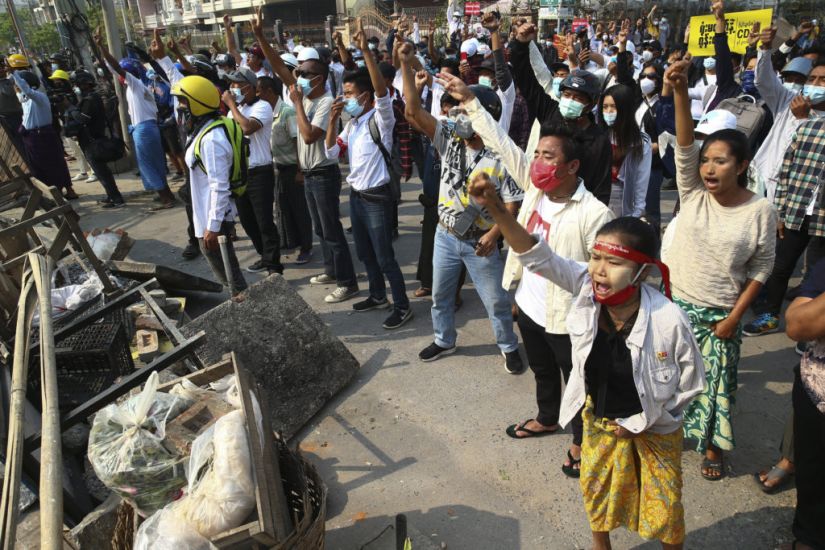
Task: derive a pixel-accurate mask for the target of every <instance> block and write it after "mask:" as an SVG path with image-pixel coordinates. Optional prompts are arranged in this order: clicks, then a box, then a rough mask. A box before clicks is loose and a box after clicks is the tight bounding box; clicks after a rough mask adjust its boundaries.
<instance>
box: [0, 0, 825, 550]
mask: <svg viewBox="0 0 825 550" xmlns="http://www.w3.org/2000/svg"><path fill="white" fill-rule="evenodd" d="M711 11H712V14H713V16H714V19H715V22H716V23H715V35H714V37H713V41H712V52H713V53H712V55H707V56H703V57H700V56H696V57H694V56H691V55H690V54H689V53H688V42H689V36H690V28H687V29H684V32H681V30H680V29H674V28H673V27H672V26H671V24H670V23H669V22H668V20H667V18H666V17H664V16H660V15H659V14H658V10H657V8H656V7H654V8H653V10H652V11H650V12H649V13H647V14H643V15H642V16H641V17H639V18H638V19H636V20H635V21H634V20H632V19H630V18H621V19H618V20H610V19H603V20H591V21H588V23H587V24H586V25H584V26H582V27H581V28H578V29H577V30H576V31H575V32H574V31H572V30H570V29H568V28H567V27H565V28H563V29H561V32H560V33H556V29H554V28H552V27H551V28H548V29H547V30H546V31H541V30H540V27H539V26H537V25H536V24H534V22H532V21H531V20H529V19H526V18H517V19H514V20H513V21H512V22H511V23H510V24H509V25H508V27H507V28H505V27H504V25H503V23H502V19H501V17H500V15H499V14H498V13H497V12H488V13H485V14H482V15H481V16H476V17H470V16H464V15H462V13H461V12H459V11H456V8H455V6H454V5H453V4H452V3H451V4H450V5H448V8H447V22H446V24H445V25H444V28H436V26H435V24H434V23H433V22H427V28H426V29H422V28H421V26H420V24H419V21H418V20H417V19H416V18H408V17H406V16H401V17H400V18H398V19H397V20H396V22H395V25H394V27H393V28H392V29H391V30H390V31H389V33H388V35H387V36H386V37H382V38H381V39H379V38H378V37H376V36H372V37H369V36H368V35H367V33H366V32H365V31H364V29H363V28H362V26H361V22H360V20H358V21H356V22H355V24H354V25H353V28H352V36H351V41H350V42H351V43H349V44H347V43H345V40H344V37H343V36H342V35H341V34H340V33H335V35H334V36H333V37H332V38H333V40H332V43H331V44H324V45H316V46H312V45H310V44H309V43H306V42H305V43H300V42H299V43H296V41H295V40H294V39H293V38H292V37H290V36H288V35H284V36H283V37H278V38H279V39H278V40H277V41H276V43H275V44H271V43H270V42H269V41H268V40H267V38H266V36H265V33H264V21H263V17H262V13H261V10H260V8H259V9H258V10H257V11H256V13H255V14H254V15H253V16H252V19H251V31H252V34H253V35H254V43H253V44H251V45H249V46H248V47H243V45H239V44H237V43H236V34H235V32H234V28H233V27H234V25H233V21H232V18H231V17H229V16H225V17H224V20H223V23H224V29H225V35H226V50H223V49H222V48H221V47H219V46H218V44H217V43H214V44H213V47H212V48H211V49H200V50H194V51H193V49H192V48H191V46H190V45H189V43H188V40H186V39H184V40H177V41H176V40H175V39H173V38H171V37H166V38H164V37H162V36H161V34H160V33H159V32H157V31H155V34H154V37H153V39H152V40H151V44H150V46H149V47H148V49H146V50H145V51H144V50H143V49H141V48H139V47H137V46H135V45H133V44H128V45H127V48H126V49H127V52H128V55H127V57H124V58H123V59H116V58H114V57H113V56H112V55H111V54H110V53H109V50H108V49H107V47H106V45H105V44H104V41H103V40H102V39H101V38H100V36H99V33H98V34H97V35H96V36H95V43H96V45H97V49H98V52H99V58H98V63H97V67H96V72H94V73H92V72H87V71H85V70H83V69H75V70H73V71H72V70H71V69H72V67H69V66H66V65H67V60H66V59H65V58H61V57H59V56H56V57H54V58H53V59H51V60H50V61H51V62H50V63H41V64H40V65H39V66H38V67H37V68H35V67H32V66H30V60H29V59H28V58H27V57H26V56H24V55H20V54H15V55H11V56H10V57H8V58H7V60H6V63H5V66H4V67H3V71H4V73H3V75H2V76H3V78H2V79H0V122H2V124H3V127H4V128H5V129H6V131H7V132H8V133H9V134H10V135H11V136H12V137H13V139H15V140H16V141H17V143H18V145H19V147H20V149H21V151H23V152H24V154H25V156H26V157H27V159H28V160H29V161H30V166H31V169H32V172H33V174H34V175H35V176H36V177H38V178H40V179H42V180H43V181H44V182H46V183H48V184H49V185H53V186H55V187H57V188H59V189H61V190H62V191H63V192H64V194H65V196H66V198H67V199H75V198H76V197H77V194H76V193H75V191H74V189H73V187H72V182H73V181H78V180H80V179H84V180H86V181H89V182H91V181H95V180H99V181H100V184H101V185H102V186H103V190H104V191H105V198H103V199H101V200H100V201H98V202H99V203H100V206H101V207H102V208H120V207H123V206H124V205H125V201H124V198H123V196H122V195H121V193H120V191H119V189H118V185H117V183H116V181H115V178H114V176H113V173H112V170H111V168H110V166H109V165H108V163H107V162H106V161H105V158H104V157H105V155H103V154H102V153H101V149H102V147H101V141H105V140H106V139H107V136H112V135H113V129H112V126H113V124H112V118H113V112H112V109H111V107H108V106H107V105H110V104H111V97H112V95H113V94H112V85H114V86H121V87H122V88H123V90H124V97H125V100H126V102H127V106H128V112H129V118H130V126H129V132H130V134H131V138H132V139H131V141H132V142H133V143H134V155H135V158H136V160H137V166H138V171H139V173H140V177H141V180H142V183H143V186H144V187H145V189H147V190H151V191H154V192H155V193H156V194H157V197H156V205H154V206H153V207H152V209H153V210H163V209H168V208H174V207H176V206H177V205H179V204H181V203H182V204H183V206H184V207H185V209H186V214H187V220H188V228H187V230H188V236H189V243H188V245H187V247H186V248H185V249H184V251H183V256H184V257H185V258H187V259H193V258H197V257H198V256H199V255H201V254H203V255H204V257H205V259H206V260H207V261H208V262H209V265H210V267H211V268H212V270H213V272H214V274H215V276H216V277H217V278H218V279H219V280H220V281H222V282H223V283H224V284H226V285H229V284H231V285H232V288H230V291H231V293H232V294H233V295H240V294H241V293H242V292H243V291H244V289H245V288H246V282H245V278H244V274H243V271H244V270H243V269H241V266H240V264H239V262H238V259H237V256H236V255H235V252H234V249H233V248H232V246H231V241H232V240H233V239H234V238H236V236H237V232H238V230H237V229H236V227H235V222H236V220H237V221H239V222H240V225H241V227H242V228H243V231H244V232H245V234H246V235H247V236H248V237H249V239H250V240H251V241H252V244H253V246H254V248H255V251H256V252H257V255H258V256H259V258H258V259H257V260H256V261H255V262H254V263H252V264H251V265H248V266H246V267H245V271H246V272H248V273H283V271H284V269H285V265H288V264H289V263H295V264H306V263H308V262H310V261H311V260H312V254H313V240H314V239H313V232H314V237H316V238H317V240H318V243H319V244H320V248H321V255H322V258H321V259H322V262H323V271H321V272H319V273H318V274H317V275H315V276H314V277H312V279H311V283H312V284H315V285H330V286H332V287H334V288H333V290H332V291H331V292H330V293H329V294H328V295H327V296H326V297H325V301H326V302H327V303H339V302H344V301H346V300H350V299H353V298H355V297H356V296H359V295H361V290H360V289H359V285H358V279H357V276H356V264H355V262H354V260H353V256H352V252H351V250H350V245H349V243H348V237H347V233H348V232H351V234H352V240H353V241H354V247H355V257H356V258H357V260H358V261H360V262H361V264H363V266H364V268H365V269H366V273H367V281H368V289H367V292H366V294H365V295H361V299H360V300H358V301H355V302H354V303H353V305H352V309H353V310H355V311H358V312H361V311H368V310H374V309H388V310H389V312H388V314H387V317H386V318H385V320H384V322H383V327H384V328H385V329H388V330H392V329H397V328H399V327H401V326H402V325H404V324H405V323H407V322H408V321H409V320H410V319H411V318H412V316H413V308H412V306H411V301H410V297H409V295H410V294H413V295H414V296H415V297H417V298H424V297H427V296H431V299H432V308H431V316H432V328H433V341H432V343H431V344H430V345H428V346H427V347H426V348H425V349H423V350H421V351H420V353H419V357H420V359H421V360H422V361H435V360H437V359H439V358H441V357H442V356H445V355H448V354H451V353H454V352H456V351H457V350H458V344H457V336H458V335H457V331H456V318H455V317H456V311H457V310H458V308H460V307H461V301H460V295H459V292H460V290H461V287H462V285H463V284H464V281H465V278H466V275H467V274H469V275H470V277H471V279H472V282H473V285H474V288H475V290H476V292H477V293H478V295H479V297H480V299H481V301H482V303H483V305H484V308H485V310H486V313H487V316H488V318H489V320H490V323H491V325H492V330H493V338H494V340H495V343H496V344H497V346H498V348H499V350H500V353H501V355H502V358H503V364H504V368H505V369H506V371H507V372H509V373H511V374H519V373H521V372H523V371H524V370H526V367H525V363H524V361H523V359H522V354H521V352H520V343H519V335H520V336H521V345H523V348H524V352H525V356H526V359H527V362H526V365H527V366H529V368H530V369H531V370H532V371H533V374H534V376H535V385H536V413H535V414H532V415H531V418H529V419H527V420H523V419H514V420H518V421H516V422H514V423H512V424H509V425H508V426H507V427H506V429H505V431H506V433H507V434H508V435H509V436H510V437H512V438H514V439H525V438H534V437H541V436H546V435H549V434H553V433H556V432H558V431H560V430H561V429H562V428H563V427H566V426H567V425H568V424H570V425H571V431H572V435H573V438H572V441H571V444H570V446H569V449H568V450H567V452H566V457H563V458H562V461H561V469H562V471H563V472H564V474H566V475H567V476H570V477H573V478H579V479H580V483H581V488H582V496H583V502H584V506H585V510H586V513H587V517H588V519H589V522H590V526H591V529H592V531H593V547H594V548H596V549H599V550H602V549H607V548H610V538H609V533H610V531H611V530H612V529H614V528H617V527H620V526H624V527H627V528H629V529H632V530H635V531H638V532H639V533H640V534H641V535H642V536H643V537H645V538H649V539H657V540H659V541H661V543H662V545H663V547H664V548H681V547H682V545H683V542H684V538H685V524H684V510H683V507H682V502H681V494H682V471H681V454H682V449H683V439H687V440H689V441H690V442H691V445H692V446H693V448H695V450H696V451H697V452H698V453H701V455H702V457H703V458H702V463H701V475H702V476H703V477H704V478H705V479H707V480H709V481H715V480H719V479H721V478H722V477H724V476H725V474H726V472H727V467H726V462H725V453H726V452H729V451H731V450H732V449H734V446H735V444H736V440H737V438H736V437H735V430H734V416H733V408H734V406H735V403H736V399H737V395H736V390H737V372H738V368H739V363H740V346H741V343H742V337H743V336H758V335H761V334H767V333H770V332H775V331H778V330H779V329H780V316H781V313H782V304H783V301H784V300H785V299H786V297H787V296H789V295H790V298H791V300H792V302H791V304H790V306H789V307H788V308H787V310H786V312H785V329H786V332H787V334H788V336H790V337H791V338H792V339H794V340H796V341H797V342H799V343H798V344H797V351H798V352H799V354H800V355H801V356H802V359H801V363H800V365H799V367H798V368H797V369H796V370H795V378H794V381H793V396H792V403H789V407H788V408H789V409H792V414H790V415H789V420H788V423H787V426H786V428H785V433H784V435H783V440H782V442H781V450H782V452H781V459H780V460H779V462H778V463H777V464H776V465H775V466H773V467H772V468H769V469H767V470H765V471H762V472H759V473H758V474H755V482H756V484H758V486H759V488H760V489H761V490H763V491H765V492H766V493H772V492H775V491H777V490H778V489H780V488H781V487H783V486H784V485H785V484H786V483H787V482H788V480H789V479H790V477H791V476H792V475H795V477H796V486H797V509H796V515H795V518H794V524H793V533H794V536H795V539H796V542H795V543H794V546H793V547H794V548H798V549H820V550H821V549H823V548H825V521H823V519H825V498H823V495H825V474H823V471H825V470H823V465H825V260H823V256H825V240H824V239H825V189H824V188H823V183H825V43H824V42H823V40H822V37H821V36H820V34H819V33H820V29H819V26H818V23H817V21H816V20H804V21H803V22H801V24H800V25H799V27H798V28H797V31H796V32H795V34H793V35H792V36H790V37H789V38H788V39H787V40H786V41H785V42H783V43H777V41H776V33H777V31H776V28H775V27H773V26H771V27H767V28H760V26H759V25H755V26H754V27H753V28H752V29H751V31H750V37H749V38H748V44H749V45H748V48H747V51H746V52H744V53H740V52H734V51H731V49H730V48H729V46H728V35H727V28H726V16H725V9H724V5H723V2H722V1H721V0H719V1H716V2H714V3H713V5H712V8H711ZM422 23H423V22H422ZM437 37H441V40H442V42H441V45H439V43H438V41H437ZM7 73H8V75H7ZM72 157H74V158H76V159H77V160H78V161H79V167H80V171H79V173H78V174H77V175H75V177H74V178H72V177H70V175H71V174H70V170H69V168H68V165H67V159H71V158H72ZM167 158H168V166H167ZM342 167H344V169H345V170H344V172H346V176H345V177H344V175H342ZM414 174H417V176H418V177H419V178H420V181H421V184H422V188H421V193H420V197H419V200H420V202H421V205H422V208H423V211H422V214H423V220H422V226H421V233H420V239H421V243H420V255H419V260H418V266H417V273H416V278H417V279H418V280H419V281H420V287H419V288H417V289H416V290H414V291H412V292H410V291H409V290H408V289H407V286H406V282H405V278H404V275H403V274H402V270H401V266H400V265H399V263H398V261H397V260H396V255H395V250H394V244H393V243H394V241H395V239H396V238H397V236H398V204H399V201H400V197H401V184H402V183H404V182H407V181H409V180H410V178H411V177H412V176H413V175H414ZM181 181H182V182H184V183H183V185H182V187H180V189H178V191H177V196H176V195H175V193H173V192H172V190H171V188H170V186H169V185H170V182H181ZM345 183H346V185H347V187H348V188H349V189H348V194H349V201H348V207H349V214H348V223H349V225H350V228H348V229H345V225H346V224H345V223H344V222H345V221H346V220H345V218H346V217H347V216H344V215H342V212H341V209H340V200H341V199H340V196H341V191H342V187H343V185H344V184H345ZM668 185H674V186H675V189H676V190H677V196H678V200H677V206H676V210H675V212H673V216H671V213H670V212H666V213H665V212H662V200H661V191H662V189H664V188H667V186H668ZM221 235H224V236H226V237H228V238H229V241H230V246H229V258H228V261H229V263H228V265H229V266H230V268H231V270H232V272H233V273H232V275H231V276H230V277H227V274H226V273H224V265H225V264H224V262H223V260H222V258H221V254H220V252H219V247H218V237H219V236H221ZM505 246H506V247H507V248H506V249H505ZM284 250H297V254H296V255H295V257H292V258H290V259H289V262H287V261H286V259H285V257H282V251H284ZM803 258H804V260H803V261H802V262H800V260H802V259H803ZM800 263H801V264H802V270H803V275H804V277H803V282H802V283H801V284H800V285H799V286H798V287H796V288H793V289H789V288H788V286H789V281H790V280H791V278H792V276H793V274H794V272H795V270H796V269H797V267H798V265H797V264H800ZM387 284H388V285H389V290H388V289H387ZM511 290H513V291H514V293H513V294H511V293H510V291H511ZM511 296H512V297H511ZM751 312H753V313H751ZM754 313H755V314H754ZM514 325H517V327H518V331H516V330H515V326H514ZM522 418H523V417H522Z"/></svg>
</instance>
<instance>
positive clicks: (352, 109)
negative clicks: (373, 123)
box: [344, 97, 364, 117]
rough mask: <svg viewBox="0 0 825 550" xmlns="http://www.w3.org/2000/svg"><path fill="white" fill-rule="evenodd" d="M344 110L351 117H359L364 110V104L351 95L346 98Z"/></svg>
mask: <svg viewBox="0 0 825 550" xmlns="http://www.w3.org/2000/svg"><path fill="white" fill-rule="evenodd" d="M344 110H345V111H346V112H347V114H348V115H349V116H351V117H359V116H361V113H363V112H364V106H363V105H361V104H360V103H358V99H356V98H354V97H351V98H349V99H346V100H344Z"/></svg>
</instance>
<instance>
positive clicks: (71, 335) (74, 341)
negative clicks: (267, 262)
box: [0, 161, 359, 550]
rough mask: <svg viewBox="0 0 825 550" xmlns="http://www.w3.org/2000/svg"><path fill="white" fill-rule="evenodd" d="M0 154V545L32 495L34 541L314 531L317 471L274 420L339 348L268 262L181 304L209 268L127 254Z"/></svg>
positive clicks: (296, 408)
mask: <svg viewBox="0 0 825 550" xmlns="http://www.w3.org/2000/svg"><path fill="white" fill-rule="evenodd" d="M4 170H5V171H6V172H9V170H8V167H7V166H6V167H4V166H2V161H0V212H3V211H5V212H9V211H13V212H15V213H16V215H15V217H14V218H3V217H2V216H0V296H2V299H0V371H1V372H2V376H0V396H2V397H3V399H0V401H2V403H0V405H2V406H0V438H1V439H2V442H0V443H2V445H0V461H2V463H3V464H4V465H5V466H4V472H3V473H4V479H3V498H2V510H0V526H1V527H0V546H3V547H7V546H8V545H13V544H14V542H15V540H16V539H15V530H16V527H17V524H18V521H19V519H20V518H21V512H22V511H24V510H25V509H26V508H27V507H28V506H30V505H31V504H32V502H33V500H34V499H33V498H31V497H32V495H34V496H36V497H37V498H38V499H39V502H40V506H39V510H38V511H37V512H38V513H39V516H40V530H39V535H40V541H39V542H40V544H41V546H42V547H44V548H56V547H57V546H58V545H60V544H62V539H63V537H64V527H67V528H70V529H71V531H69V530H68V529H67V530H66V534H65V537H66V540H68V541H69V542H70V543H71V544H72V546H73V547H75V548H79V549H83V548H95V549H97V548H102V547H112V548H133V547H134V548H153V549H159V548H160V549H162V548H170V549H172V548H175V550H178V549H180V548H204V549H206V548H210V549H211V548H250V547H257V546H266V547H272V546H277V547H278V548H322V547H323V536H324V517H325V512H324V505H325V498H326V496H325V495H326V493H325V488H324V486H323V484H322V482H321V481H320V479H319V478H318V475H317V473H316V471H315V469H314V468H313V466H312V465H311V464H309V463H308V462H306V461H305V460H304V459H303V458H302V457H301V456H300V454H299V453H297V451H292V450H290V448H289V447H288V446H287V444H286V441H285V440H284V439H282V436H281V435H279V434H282V435H283V436H284V437H286V438H289V437H291V436H292V435H294V434H295V433H296V432H297V431H298V429H299V428H300V427H301V426H302V425H303V424H304V423H306V421H307V420H309V419H310V418H311V417H312V416H313V415H314V414H315V413H316V412H317V411H318V410H319V409H320V408H321V407H322V406H323V405H324V404H325V403H326V402H327V401H328V400H329V399H330V398H331V397H332V396H333V395H334V394H335V393H337V392H338V391H340V389H341V388H343V387H344V386H345V385H346V384H347V383H348V382H349V380H350V379H351V378H352V377H353V376H354V374H355V373H356V372H357V369H358V367H359V365H358V362H357V361H356V360H355V358H354V357H353V356H352V355H351V354H350V353H349V351H348V350H347V349H346V348H345V347H344V345H343V344H342V343H341V342H340V341H338V340H337V339H336V338H335V337H333V336H332V335H331V333H330V332H329V330H328V329H327V327H326V326H325V325H324V324H323V322H322V321H321V319H320V318H319V317H318V316H317V315H316V314H315V313H314V312H313V311H312V310H311V309H310V308H309V307H308V306H307V304H306V303H305V302H304V301H303V300H302V299H301V298H300V297H299V296H298V295H297V293H296V292H295V291H294V290H293V289H292V288H291V287H290V286H289V285H288V284H287V283H286V281H285V280H284V279H283V278H282V277H280V276H278V275H273V276H270V277H269V278H267V279H265V280H263V281H261V282H259V283H256V284H255V285H252V286H251V287H250V289H249V291H248V293H247V295H246V299H245V300H243V301H242V302H240V303H236V302H231V301H226V302H224V303H223V304H222V305H220V306H218V307H217V308H214V309H213V310H211V311H209V312H207V313H206V314H204V315H202V316H201V317H199V318H198V319H195V320H194V321H190V320H189V319H188V317H187V316H186V313H185V312H186V300H187V299H188V298H187V296H190V297H191V295H192V294H191V292H192V291H193V290H195V291H209V292H221V291H222V290H223V289H222V287H221V286H220V285H218V284H217V283H214V282H213V281H208V280H204V279H200V278H198V277H193V276H191V275H188V274H186V273H183V272H180V271H177V270H174V269H171V268H167V267H164V266H157V265H154V264H143V263H138V262H131V261H128V259H127V257H126V256H127V254H128V251H129V247H130V246H131V244H132V241H131V239H130V238H129V236H128V235H127V234H125V233H124V232H121V231H109V230H94V231H91V232H88V233H86V234H84V233H83V232H82V231H81V229H80V227H79V224H78V216H77V214H76V213H75V212H74V210H73V208H72V207H71V205H70V204H68V203H67V202H66V201H65V200H64V199H63V197H62V195H61V194H60V192H59V191H57V190H56V189H54V188H48V187H46V186H44V185H43V184H42V183H41V182H39V181H37V180H35V179H33V178H30V177H29V176H28V175H26V174H24V173H22V172H21V171H19V170H17V171H15V170H11V172H12V173H14V174H15V175H14V177H12V178H10V179H7V180H6V181H2V180H3V177H2V175H3V173H4ZM15 209H16V210H15ZM104 260H105V261H104ZM173 294H183V295H182V296H180V295H178V296H176V295H173ZM10 297H11V298H10ZM12 298H13V299H12ZM256 379H257V380H258V381H259V382H260V383H261V384H260V385H259V384H258V383H256V381H255V380H256ZM141 388H142V389H141ZM21 487H22V488H23V498H21ZM26 491H28V492H29V497H30V498H28V499H27V498H26ZM101 502H103V505H102V506H101Z"/></svg>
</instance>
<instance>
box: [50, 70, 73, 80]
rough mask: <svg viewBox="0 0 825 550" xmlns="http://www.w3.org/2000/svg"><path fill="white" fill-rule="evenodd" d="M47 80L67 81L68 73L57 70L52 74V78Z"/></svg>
mask: <svg viewBox="0 0 825 550" xmlns="http://www.w3.org/2000/svg"><path fill="white" fill-rule="evenodd" d="M49 80H69V73H67V72H66V71H64V70H63V69H57V70H56V71H54V72H52V76H50V77H49Z"/></svg>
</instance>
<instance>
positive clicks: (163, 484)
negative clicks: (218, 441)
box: [89, 373, 192, 516]
mask: <svg viewBox="0 0 825 550" xmlns="http://www.w3.org/2000/svg"><path fill="white" fill-rule="evenodd" d="M157 388H158V375H157V373H152V374H151V376H150V377H149V380H148V381H147V382H146V386H145V387H144V389H143V392H141V393H140V394H138V395H136V396H133V397H131V398H129V399H128V400H126V401H125V402H123V403H122V404H121V405H117V404H114V403H113V404H111V405H109V406H108V407H106V408H105V409H103V410H101V411H100V412H99V413H97V415H95V418H94V422H93V423H92V430H91V433H90V434H89V462H91V464H92V466H93V467H94V470H95V474H97V477H98V478H100V481H102V482H103V484H104V485H106V487H108V488H109V489H111V490H112V491H114V492H115V493H117V494H119V495H120V496H121V497H123V498H124V499H126V500H127V501H128V502H129V503H130V504H132V505H133V506H134V507H135V509H136V510H137V511H138V512H139V513H140V514H141V515H143V516H147V515H150V514H152V513H154V512H155V511H157V510H159V509H161V508H163V506H165V505H166V504H168V503H169V502H171V501H172V500H174V499H175V498H177V497H179V496H180V494H181V488H182V487H183V486H184V485H185V484H186V477H185V474H184V466H183V463H184V461H185V460H186V458H185V457H181V456H177V455H175V454H172V453H171V452H169V451H168V450H167V449H166V447H164V446H163V444H162V441H163V438H164V437H165V429H166V422H167V421H168V420H169V419H171V418H174V417H175V416H177V415H178V414H180V413H181V412H182V411H183V410H185V409H186V408H187V407H188V406H190V405H191V404H192V402H191V401H189V400H187V399H183V398H181V397H179V396H171V395H168V394H166V393H163V392H158V391H157Z"/></svg>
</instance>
